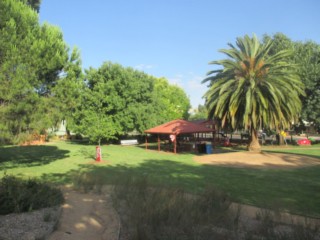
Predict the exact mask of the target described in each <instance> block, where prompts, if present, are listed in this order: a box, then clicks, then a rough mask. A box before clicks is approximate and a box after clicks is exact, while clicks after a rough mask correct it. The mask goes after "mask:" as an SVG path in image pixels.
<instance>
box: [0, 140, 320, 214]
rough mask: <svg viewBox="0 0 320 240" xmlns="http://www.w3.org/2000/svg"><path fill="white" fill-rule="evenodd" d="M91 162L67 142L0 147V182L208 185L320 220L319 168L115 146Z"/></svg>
mask: <svg viewBox="0 0 320 240" xmlns="http://www.w3.org/2000/svg"><path fill="white" fill-rule="evenodd" d="M268 151H278V152H280V151H281V152H288V153H294V154H302V155H301V157H302V159H303V155H308V156H314V157H319V156H320V147H309V148H308V149H307V148H303V147H302V148H301V147H293V148H292V147H290V148H289V147H288V148H279V147H275V148H273V149H272V148H268ZM212 156H213V157H214V154H213V155H212ZM94 158H95V146H93V145H85V144H77V143H70V142H56V143H49V144H47V145H45V146H42V147H38V148H37V147H16V146H6V147H0V176H2V175H3V174H4V172H7V174H12V175H15V176H19V177H25V178H28V177H37V178H41V179H43V180H46V181H50V182H53V183H57V184H66V183H73V182H74V181H75V179H79V174H81V173H82V174H83V173H85V175H83V176H87V177H89V178H90V177H91V178H93V183H94V182H98V183H99V184H117V183H119V181H121V177H122V176H123V177H125V176H127V175H128V174H130V175H132V176H139V177H141V176H147V177H148V179H150V181H151V182H152V183H153V185H155V186H161V187H179V188H183V189H185V190H186V191H189V192H200V191H202V190H203V189H205V187H206V186H207V185H208V184H210V185H214V186H216V187H217V188H219V189H221V190H223V191H225V192H227V193H228V194H229V195H230V197H231V198H232V200H233V201H236V202H240V203H245V204H252V205H255V206H260V207H270V208H273V207H276V208H279V209H281V210H285V211H291V212H294V213H299V214H305V215H311V216H320V204H319V201H320V165H319V166H313V167H305V168H291V169H283V168H281V169H252V168H231V167H221V166H212V165H201V164H198V163H196V162H194V161H193V154H176V155H175V154H172V153H165V152H157V151H151V150H145V149H144V147H143V146H141V147H139V146H128V147H123V146H118V145H104V146H102V158H103V161H102V162H101V163H97V162H95V160H94ZM319 161H320V159H319Z"/></svg>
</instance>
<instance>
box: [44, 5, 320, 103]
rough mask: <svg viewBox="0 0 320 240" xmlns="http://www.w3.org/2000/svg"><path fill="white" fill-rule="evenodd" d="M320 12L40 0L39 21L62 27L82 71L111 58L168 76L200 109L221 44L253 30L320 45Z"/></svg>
mask: <svg viewBox="0 0 320 240" xmlns="http://www.w3.org/2000/svg"><path fill="white" fill-rule="evenodd" d="M319 9H320V1H319V0H269V1H257V0H242V1H237V0H223V1H220V0H216V1H214V0H160V1H159V0H158V1H154V0H90V1H84V0H83V1H81V0H42V4H41V9H40V21H41V22H44V21H47V22H49V23H51V24H53V25H57V26H59V27H60V28H61V30H62V32H63V35H64V39H65V41H66V42H67V43H68V45H69V46H70V47H74V46H77V47H78V48H79V49H80V51H81V57H82V62H83V67H84V68H89V67H90V66H91V67H94V68H98V67H100V66H101V65H102V63H103V62H105V61H111V62H115V63H119V64H121V65H123V66H125V67H133V68H135V69H137V70H141V71H144V72H146V73H148V74H150V75H153V76H156V77H165V78H167V79H168V80H169V81H170V82H171V83H176V84H178V85H179V86H181V87H182V88H183V89H184V90H185V91H186V93H187V94H188V96H189V97H190V100H191V104H192V105H193V107H197V106H198V104H203V103H204V100H203V99H202V96H203V94H204V93H205V92H206V90H207V87H206V86H205V85H203V84H201V80H202V79H204V78H205V76H206V73H207V72H208V71H209V70H212V69H213V68H214V66H212V65H208V62H209V61H212V60H219V59H222V58H224V55H222V54H220V53H219V52H218V50H219V49H221V48H227V43H229V42H230V43H234V42H235V41H236V38H237V37H239V36H244V35H245V34H249V35H252V34H253V33H255V34H256V35H257V36H258V37H259V38H260V39H261V38H262V36H263V34H268V35H273V34H275V33H277V32H282V33H284V34H285V35H287V36H288V37H289V38H291V39H292V40H294V41H306V40H312V41H315V42H317V43H320V27H319V24H320V14H319Z"/></svg>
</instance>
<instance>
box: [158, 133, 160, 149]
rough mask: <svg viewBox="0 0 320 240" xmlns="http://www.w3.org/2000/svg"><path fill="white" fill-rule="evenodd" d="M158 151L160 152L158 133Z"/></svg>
mask: <svg viewBox="0 0 320 240" xmlns="http://www.w3.org/2000/svg"><path fill="white" fill-rule="evenodd" d="M158 151H159V152H160V138H159V134H158Z"/></svg>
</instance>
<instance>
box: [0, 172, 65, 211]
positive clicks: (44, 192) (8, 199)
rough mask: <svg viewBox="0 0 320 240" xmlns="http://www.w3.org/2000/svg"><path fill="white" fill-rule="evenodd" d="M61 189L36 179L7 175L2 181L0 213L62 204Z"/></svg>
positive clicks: (0, 183)
mask: <svg viewBox="0 0 320 240" xmlns="http://www.w3.org/2000/svg"><path fill="white" fill-rule="evenodd" d="M63 201H64V198H63V194H62V192H61V190H60V189H57V188H54V187H52V186H50V185H49V184H47V183H44V182H41V181H39V180H36V179H28V180H23V179H19V178H17V177H14V176H10V175H5V176H4V177H3V178H2V179H1V181H0V214H1V215H4V214H9V213H21V212H29V211H32V210H37V209H41V208H46V207H53V206H57V205H60V204H62V203H63Z"/></svg>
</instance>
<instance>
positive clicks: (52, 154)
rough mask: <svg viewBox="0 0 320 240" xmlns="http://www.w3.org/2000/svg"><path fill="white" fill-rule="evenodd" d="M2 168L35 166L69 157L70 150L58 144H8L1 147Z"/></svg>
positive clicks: (0, 165)
mask: <svg viewBox="0 0 320 240" xmlns="http://www.w3.org/2000/svg"><path fill="white" fill-rule="evenodd" d="M0 151H1V155H0V170H6V169H11V168H16V167H33V166H40V165H45V164H49V163H50V162H53V161H56V160H59V159H63V158H66V157H68V154H69V151H68V150H61V149H59V148H58V147H56V146H46V145H43V146H6V147H0Z"/></svg>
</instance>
